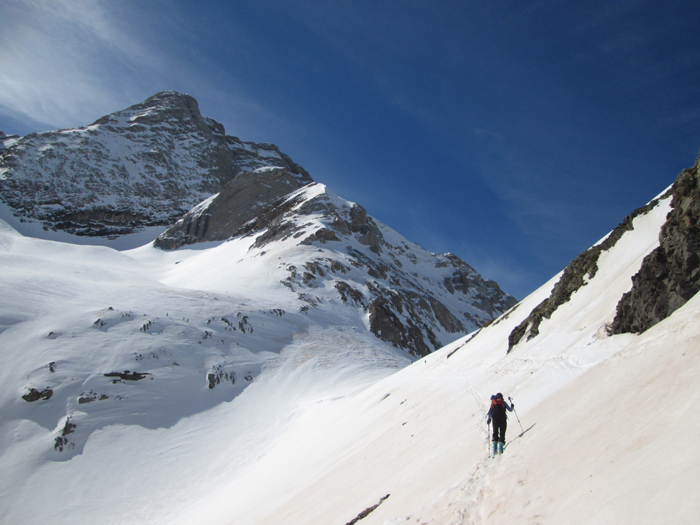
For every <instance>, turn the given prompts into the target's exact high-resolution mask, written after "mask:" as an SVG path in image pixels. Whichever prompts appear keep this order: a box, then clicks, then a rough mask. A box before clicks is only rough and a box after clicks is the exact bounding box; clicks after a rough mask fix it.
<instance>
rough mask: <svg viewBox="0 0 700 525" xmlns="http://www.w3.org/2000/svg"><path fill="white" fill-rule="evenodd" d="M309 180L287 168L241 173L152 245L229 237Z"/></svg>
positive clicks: (169, 246)
mask: <svg viewBox="0 0 700 525" xmlns="http://www.w3.org/2000/svg"><path fill="white" fill-rule="evenodd" d="M310 182H313V181H312V180H311V177H308V176H296V175H294V174H292V173H290V172H289V170H288V169H287V168H260V169H257V170H255V171H252V172H248V173H242V174H240V175H239V176H237V177H236V178H235V179H233V180H231V181H230V182H228V183H227V184H226V185H225V186H224V188H223V189H222V190H221V192H220V193H218V194H217V195H216V196H215V197H214V198H212V199H210V200H208V201H206V202H204V203H202V204H201V205H200V206H197V207H195V208H194V209H193V210H190V211H189V212H187V213H186V214H185V215H184V216H183V217H182V218H181V219H179V220H178V221H177V223H175V224H174V225H173V226H171V227H170V228H168V230H167V231H166V232H164V233H163V234H162V235H160V236H159V237H158V239H156V241H155V243H154V245H155V246H156V247H158V248H162V249H164V250H172V249H175V248H179V247H181V246H184V245H186V244H193V243H197V242H203V241H220V240H225V239H228V238H230V237H231V236H233V235H235V234H236V233H237V232H238V231H239V230H240V229H241V228H243V227H244V226H245V225H246V224H247V223H249V222H251V221H254V222H256V223H257V222H259V221H260V219H261V218H262V217H263V216H264V215H265V212H266V211H267V210H268V209H269V208H270V207H271V206H272V205H273V204H274V203H276V202H277V201H279V200H280V199H281V198H282V197H284V196H285V195H287V194H289V193H291V192H292V191H294V190H296V189H298V188H300V187H301V186H303V185H304V184H307V183H310ZM260 226H262V224H260V225H258V228H259V227H260ZM251 227H255V225H251Z"/></svg>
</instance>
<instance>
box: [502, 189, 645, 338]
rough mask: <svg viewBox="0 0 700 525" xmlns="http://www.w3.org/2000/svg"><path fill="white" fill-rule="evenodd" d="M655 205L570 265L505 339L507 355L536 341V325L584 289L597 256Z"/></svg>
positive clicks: (634, 214) (592, 274)
mask: <svg viewBox="0 0 700 525" xmlns="http://www.w3.org/2000/svg"><path fill="white" fill-rule="evenodd" d="M657 204H658V199H657V200H653V201H652V202H650V203H649V204H647V205H646V206H642V207H641V208H638V209H637V210H635V211H634V212H632V213H631V214H630V215H628V216H627V217H626V218H625V220H624V221H622V223H620V225H619V226H618V227H617V228H615V229H614V230H613V231H612V232H611V233H610V235H608V236H607V237H606V238H605V239H604V240H603V242H601V243H599V244H597V245H595V246H593V247H592V248H589V249H588V250H586V251H585V252H583V253H581V254H579V255H578V257H576V259H574V260H573V261H571V263H569V265H568V266H567V267H566V268H565V269H564V271H563V273H562V276H561V278H560V279H559V281H558V282H557V284H555V285H554V288H553V289H552V293H551V295H550V296H549V297H548V298H547V299H545V300H544V301H542V302H541V303H540V304H539V305H537V306H536V307H535V308H534V309H533V310H532V312H531V313H530V315H529V316H528V317H527V318H526V319H525V320H524V321H523V322H522V323H520V324H519V325H518V326H517V327H516V328H515V329H513V331H512V332H511V333H510V336H508V352H510V351H511V350H512V349H513V347H514V346H515V345H517V344H518V343H519V342H520V341H521V340H522V338H523V337H525V335H527V340H528V341H529V340H531V339H533V338H534V337H536V336H537V335H538V334H539V327H540V323H541V322H542V321H543V320H544V319H549V318H550V317H551V316H552V314H553V313H554V312H555V311H556V310H557V308H559V307H560V306H561V305H562V304H564V303H566V302H568V301H569V299H571V295H572V294H573V293H574V292H576V291H577V290H578V289H579V288H581V287H582V286H585V285H586V283H587V281H588V280H590V279H592V278H593V277H595V274H596V272H597V271H598V259H599V257H600V254H601V253H603V252H604V251H607V250H609V249H610V248H612V247H613V246H615V244H616V243H617V241H619V240H620V238H621V237H622V236H623V235H624V233H625V232H627V231H630V230H632V229H634V226H633V224H632V223H633V221H634V219H635V217H637V216H639V215H643V214H645V213H648V212H649V211H650V210H651V209H653V208H654V207H655V206H656V205H657Z"/></svg>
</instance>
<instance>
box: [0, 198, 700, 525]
mask: <svg viewBox="0 0 700 525" xmlns="http://www.w3.org/2000/svg"><path fill="white" fill-rule="evenodd" d="M668 209H669V203H668V200H666V201H662V202H661V203H660V204H659V205H658V206H657V207H656V208H655V209H654V210H653V211H652V212H650V213H649V214H647V215H644V216H640V217H637V218H636V219H635V221H634V226H635V229H634V230H632V231H630V232H628V233H626V234H625V235H624V236H623V237H622V239H621V240H620V241H619V242H618V243H617V245H616V246H615V247H614V248H612V249H611V250H610V251H608V252H605V253H604V254H603V255H602V256H601V258H600V260H599V270H598V272H597V273H596V275H595V277H594V278H593V279H591V280H590V282H589V283H588V284H587V285H586V286H584V287H583V288H581V289H580V290H579V291H578V292H576V293H575V294H574V295H573V296H572V299H571V301H570V302H569V303H566V304H564V305H562V306H561V307H560V308H559V309H558V310H557V311H556V312H555V313H554V314H553V316H552V318H551V319H549V320H545V321H544V322H543V323H542V325H541V326H540V335H539V336H538V337H536V338H534V339H532V340H531V341H527V342H521V343H520V344H519V345H517V346H516V347H515V348H514V349H513V351H512V352H511V353H510V354H506V349H507V346H508V345H507V337H508V334H509V333H510V331H511V330H512V329H513V328H514V327H515V326H517V325H518V324H519V323H520V322H521V321H522V320H523V319H524V318H526V317H527V315H528V314H529V312H530V311H531V310H532V309H533V308H534V307H535V306H536V305H537V304H539V302H541V301H542V300H543V299H544V298H546V297H547V296H548V294H549V292H550V290H551V288H552V287H553V286H554V284H555V283H556V281H557V279H558V278H559V276H555V277H554V278H553V279H552V280H551V281H550V282H548V283H546V284H545V285H544V286H543V287H542V288H541V289H540V290H538V291H536V292H535V293H534V294H532V295H531V296H530V297H528V298H526V299H525V300H523V301H522V302H521V303H520V304H519V305H518V306H516V307H514V308H513V309H512V310H511V311H510V312H508V313H506V314H504V315H503V316H502V317H501V318H500V319H498V320H497V321H495V322H493V323H492V324H491V325H490V326H488V327H487V328H484V329H482V330H481V331H480V332H478V333H474V334H470V335H469V336H466V337H464V338H463V339H461V340H459V341H456V342H454V343H452V344H450V345H448V346H447V347H445V348H443V349H441V350H438V351H436V352H434V353H433V354H431V355H429V356H428V357H426V358H424V359H422V360H420V361H417V362H414V363H413V364H410V365H409V366H406V365H408V363H409V359H408V358H407V357H406V356H405V355H404V354H403V353H401V352H398V351H396V350H394V349H392V348H391V347H389V346H388V345H386V344H384V343H381V342H380V341H378V340H377V339H376V338H374V337H372V336H371V335H370V334H368V333H367V332H366V330H365V329H364V326H362V324H361V323H360V322H358V321H357V320H356V319H349V318H347V316H346V317H345V318H341V319H339V318H333V312H332V311H331V312H330V313H328V314H325V317H313V316H306V315H303V314H300V313H298V311H297V310H295V309H294V308H293V306H292V302H293V296H294V294H291V292H290V295H289V297H287V296H284V295H283V294H281V293H280V291H279V290H280V288H279V287H278V286H276V285H275V283H276V279H277V277H276V275H277V274H276V272H277V270H278V269H277V268H276V267H272V266H266V265H261V264H259V260H258V259H256V258H255V257H254V256H252V255H251V254H250V253H249V252H248V251H247V246H244V245H241V244H236V243H216V244H214V245H210V246H205V247H202V248H201V249H196V250H193V249H188V250H185V249H183V250H177V251H174V252H168V253H166V252H160V251H157V250H154V249H152V248H151V247H150V246H144V247H142V248H138V249H136V250H130V251H125V252H117V251H115V250H112V249H110V248H104V247H90V246H75V245H69V244H64V243H57V242H48V241H42V240H37V239H32V238H28V237H23V236H21V235H19V234H18V233H17V232H16V231H14V230H13V229H12V228H11V227H9V226H8V225H7V224H6V223H2V222H0V266H1V267H2V278H1V279H0V330H1V331H2V332H0V347H1V348H2V352H1V353H0V377H1V378H2V385H3V389H2V390H0V415H1V419H0V469H1V470H2V472H3V475H2V476H1V477H0V521H1V522H2V523H13V524H15V523H71V524H76V523H78V524H82V523H84V524H88V523H149V524H152V523H155V524H158V523H182V524H191V523H206V524H228V523H231V524H261V523H269V524H295V525H296V524H314V525H316V524H336V523H337V524H340V525H342V524H345V523H347V522H349V521H351V520H352V519H353V518H355V517H356V516H358V515H359V514H360V513H361V512H362V511H363V510H365V509H368V508H370V507H372V506H374V505H376V504H377V503H378V502H379V501H380V500H381V499H382V498H384V497H385V496H386V495H389V497H388V498H386V499H384V500H383V501H382V502H381V504H380V505H379V506H378V507H377V508H376V509H375V510H374V511H373V512H371V513H370V514H369V515H368V516H367V517H365V518H364V519H363V520H361V521H360V523H361V524H362V525H365V524H367V525H369V524H379V525H390V524H391V525H396V524H399V523H430V524H461V523H485V524H499V523H508V524H514V523H547V524H560V523H596V524H607V523H609V524H618V523H694V522H695V521H696V519H697V516H698V513H699V512H700V500H699V499H698V498H697V497H696V496H695V493H696V492H697V489H698V488H700V465H699V464H698V463H699V462H698V459H699V458H700V454H699V453H698V449H697V447H696V446H694V445H693V443H694V440H695V439H696V438H697V436H698V435H699V434H700V423H698V418H695V417H693V415H692V414H691V412H690V410H691V408H693V407H694V406H695V405H696V404H697V402H698V398H699V397H700V391H699V390H698V388H697V384H698V380H699V379H700V377H699V375H700V368H699V366H700V355H699V354H698V352H697V351H696V350H697V348H698V345H699V344H700V324H699V323H698V314H699V313H700V297H695V298H694V299H693V300H691V301H690V302H689V303H687V304H686V305H685V306H684V307H683V308H681V309H680V310H678V311H677V312H676V313H674V314H673V315H672V316H671V317H670V318H668V319H667V320H665V321H663V322H662V323H660V324H658V325H657V326H655V327H654V328H652V329H651V330H649V331H648V332H646V333H645V334H643V335H641V336H636V335H629V334H628V335H622V336H614V337H608V336H607V335H606V332H605V325H606V323H609V322H610V321H612V318H613V317H614V314H615V306H616V304H617V301H618V300H619V298H620V296H621V295H622V293H624V292H626V291H627V290H628V289H629V288H630V287H631V281H630V278H631V276H632V275H634V274H635V273H636V271H637V270H638V268H639V266H640V264H641V261H642V259H643V257H644V256H645V255H646V254H648V253H649V252H650V251H651V250H653V249H654V248H655V247H656V246H657V244H658V231H659V228H660V226H661V224H663V221H664V219H665V216H666V213H667V212H668ZM286 249H287V250H288V251H287V252H285V257H288V258H289V260H285V261H284V262H285V263H293V259H294V250H293V248H292V247H287V248H286ZM266 260H268V261H269V259H266ZM226 261H237V264H236V265H235V269H236V271H235V272H232V271H227V264H226ZM269 264H272V263H269ZM280 309H284V310H285V312H284V313H283V314H281V313H280V311H279V310H280ZM239 314H240V315H239ZM338 315H345V314H340V313H338ZM243 317H246V323H242V324H241V325H239V324H238V322H239V321H241V322H242V319H243ZM222 318H225V319H226V321H224V320H222ZM97 321H101V322H97ZM207 321H211V322H210V323H209V324H207ZM148 323H150V324H148ZM229 323H230V324H229ZM142 325H144V326H146V325H147V326H148V328H147V329H145V330H143V331H141V330H139V329H134V328H135V327H137V326H142ZM232 327H235V328H236V330H235V331H234V330H232V329H231V328H232ZM247 327H250V328H252V329H253V331H252V332H251V331H249V329H248V328H247ZM207 332H211V334H212V335H211V336H206V333H207ZM114 341H119V342H118V344H117V345H116V347H115V343H114ZM193 348H195V349H194V350H193ZM135 351H136V352H138V353H139V354H141V355H142V360H139V361H137V363H139V364H141V363H142V364H143V368H136V369H134V368H133V364H134V352H135ZM176 363H177V364H176ZM129 366H131V368H129ZM216 366H219V367H221V368H220V370H223V371H226V372H235V373H236V378H237V380H236V382H235V383H233V384H226V383H225V382H223V381H222V383H221V384H217V385H216V387H215V388H213V389H209V388H208V383H207V378H206V372H207V371H210V370H216ZM52 368H53V370H54V371H51V369H52ZM125 369H128V370H131V371H133V370H137V371H142V372H148V373H150V374H151V375H150V376H146V377H145V378H144V379H142V380H140V381H122V382H119V381H117V382H116V383H112V382H111V381H109V380H108V378H107V377H105V376H104V375H103V373H108V372H112V371H120V372H123V371H124V370H125ZM247 374H250V376H251V377H252V378H253V380H252V381H246V380H245V379H244V378H243V376H245V375H247ZM30 386H34V387H36V388H37V389H43V388H48V387H53V388H54V392H53V396H52V397H51V399H49V400H46V401H44V400H39V401H35V402H32V403H27V402H26V401H24V400H23V399H22V398H21V397H20V396H21V395H23V394H24V393H25V392H26V391H27V388H28V387H30ZM497 391H500V392H503V393H504V394H505V395H506V396H507V395H511V396H513V399H514V401H515V407H516V411H517V418H516V416H515V415H511V417H510V421H509V428H508V443H507V446H506V450H505V453H504V455H503V456H500V457H497V458H494V459H491V458H489V457H488V448H489V443H488V439H489V438H488V430H487V426H486V422H485V418H484V415H485V412H486V410H487V403H488V399H489V396H490V395H491V394H493V393H495V392H497ZM89 392H93V393H95V394H96V395H97V396H98V397H97V399H95V400H94V401H90V402H85V403H82V404H81V403H79V401H78V399H79V398H80V397H81V396H84V397H85V394H88V393H89ZM101 395H105V396H107V398H105V399H100V398H99V396H101ZM87 397H89V396H87ZM57 408H58V410H57ZM57 414H59V415H60V414H62V416H61V417H57ZM67 414H68V415H69V416H70V418H71V421H73V422H74V424H76V427H75V429H74V431H73V432H72V433H68V434H67V435H65V436H63V435H62V431H63V429H65V428H66V415H67ZM58 437H65V438H66V439H67V445H66V449H65V450H64V451H63V452H58V451H57V450H56V449H55V448H54V443H55V440H56V438H58ZM71 444H72V445H74V446H75V448H71Z"/></svg>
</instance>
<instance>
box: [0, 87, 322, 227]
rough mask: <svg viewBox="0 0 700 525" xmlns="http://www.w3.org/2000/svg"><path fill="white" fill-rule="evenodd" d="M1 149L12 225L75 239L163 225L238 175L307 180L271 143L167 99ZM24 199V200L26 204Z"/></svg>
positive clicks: (1, 181)
mask: <svg viewBox="0 0 700 525" xmlns="http://www.w3.org/2000/svg"><path fill="white" fill-rule="evenodd" d="M3 142H4V143H6V144H10V145H9V146H8V147H7V148H6V149H5V150H0V151H2V153H0V155H1V156H0V200H2V201H3V202H4V203H5V204H6V205H8V206H9V207H10V208H11V209H12V211H13V213H14V214H15V215H16V216H18V217H19V218H20V220H23V221H26V220H37V221H40V222H42V223H43V224H44V227H45V228H46V229H52V230H63V231H66V232H68V233H73V234H76V235H89V236H118V235H123V234H128V233H132V232H134V231H138V230H139V229H141V228H143V227H145V226H167V225H169V224H172V223H173V222H175V221H176V220H177V219H178V218H179V217H180V216H181V215H182V214H184V213H185V212H187V211H188V210H190V209H191V208H192V207H193V206H195V205H197V204H198V203H199V202H201V201H203V200H204V199H206V198H208V197H210V196H211V195H212V194H214V193H216V192H218V191H219V190H220V189H221V188H222V186H223V185H224V184H225V183H226V182H228V181H230V180H232V179H233V178H235V177H236V176H237V175H238V174H240V173H242V172H244V171H251V170H254V169H257V168H259V167H263V166H279V167H285V168H287V169H288V170H289V171H290V173H293V174H294V175H295V176H296V177H298V178H299V179H300V180H306V181H307V182H310V181H311V178H310V176H309V174H308V173H307V172H306V171H305V170H304V169H303V168H301V166H299V165H298V164H296V163H294V162H293V161H292V160H291V159H290V158H289V157H288V156H287V155H285V154H283V153H282V152H280V151H279V149H278V148H277V147H276V146H274V145H272V144H255V143H250V142H243V141H241V140H240V139H238V138H237V137H230V136H226V135H225V130H224V127H223V125H221V124H220V123H218V122H216V121H215V120H213V119H210V118H205V117H202V115H201V114H200V112H199V107H198V105H197V102H196V100H195V99H194V98H192V97H191V96H189V95H185V94H182V93H177V92H174V91H166V92H163V93H158V94H157V95H154V96H152V97H150V98H149V99H147V100H146V101H145V102H143V103H140V104H136V105H134V106H131V107H129V108H127V109H125V110H122V111H117V112H115V113H112V114H110V115H106V116H104V117H102V118H100V119H98V120H96V121H95V122H94V123H93V124H91V125H89V126H84V127H81V128H76V129H67V130H59V131H52V132H47V133H33V134H30V135H27V136H26V137H23V138H19V139H16V140H12V141H10V140H7V141H3ZM29 195H31V196H32V198H29V199H28V198H27V196H29Z"/></svg>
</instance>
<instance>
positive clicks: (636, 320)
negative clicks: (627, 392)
mask: <svg viewBox="0 0 700 525" xmlns="http://www.w3.org/2000/svg"><path fill="white" fill-rule="evenodd" d="M699 163H700V159H698V160H697V161H696V162H695V165H694V166H693V167H692V168H690V169H687V170H684V171H683V172H682V173H681V174H680V175H679V176H678V178H677V179H676V181H675V182H674V184H673V186H672V187H671V192H672V194H673V199H672V200H671V212H670V213H669V214H668V217H667V219H666V223H665V224H664V225H663V227H662V228H661V233H660V234H659V243H660V244H659V247H658V248H656V249H655V250H654V251H653V252H651V253H650V254H649V255H648V256H647V257H646V258H645V259H644V262H643V263H642V266H641V268H640V270H639V272H638V273H637V274H636V275H635V276H634V277H633V278H632V283H633V284H632V289H631V290H630V291H629V292H628V293H626V294H625V295H624V296H623V297H622V299H621V300H620V302H619V303H618V305H617V314H616V316H615V319H614V320H613V322H612V324H611V326H610V328H609V331H610V333H612V334H621V333H630V332H631V333H642V332H644V331H646V330H648V329H649V328H651V327H652V326H654V325H655V324H656V323H658V322H659V321H662V320H664V319H666V318H667V317H668V316H669V315H671V314H672V313H673V312H674V311H676V310H677V309H678V308H680V307H681V306H683V305H684V304H685V303H686V302H688V300H689V299H691V298H692V297H693V296H694V295H695V294H696V293H697V292H698V290H700V172H699V170H698V164H699Z"/></svg>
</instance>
